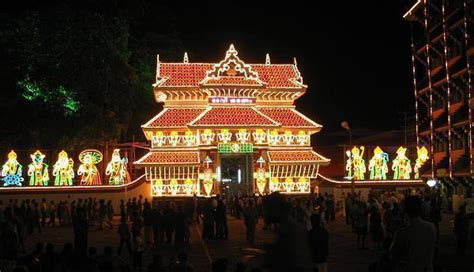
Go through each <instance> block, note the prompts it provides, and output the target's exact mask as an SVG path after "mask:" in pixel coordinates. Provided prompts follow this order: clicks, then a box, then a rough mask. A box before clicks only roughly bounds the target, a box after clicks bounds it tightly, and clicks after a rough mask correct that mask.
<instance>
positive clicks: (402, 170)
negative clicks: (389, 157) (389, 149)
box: [392, 146, 412, 179]
mask: <svg viewBox="0 0 474 272" xmlns="http://www.w3.org/2000/svg"><path fill="white" fill-rule="evenodd" d="M406 151H407V149H406V148H405V147H402V146H400V147H399V148H398V149H397V157H396V158H395V159H394V160H393V161H392V170H393V179H410V174H411V170H412V169H411V165H410V160H409V159H408V158H407V156H406Z"/></svg>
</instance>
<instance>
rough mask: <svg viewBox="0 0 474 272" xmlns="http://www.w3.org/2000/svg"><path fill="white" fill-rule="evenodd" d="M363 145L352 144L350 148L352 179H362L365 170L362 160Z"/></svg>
mask: <svg viewBox="0 0 474 272" xmlns="http://www.w3.org/2000/svg"><path fill="white" fill-rule="evenodd" d="M364 151H365V147H363V146H361V147H360V148H358V147H357V146H354V147H353V148H352V150H351V164H352V174H353V175H352V178H353V179H354V180H364V178H365V172H366V171H367V169H366V168H365V160H364Z"/></svg>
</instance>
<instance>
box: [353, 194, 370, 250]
mask: <svg viewBox="0 0 474 272" xmlns="http://www.w3.org/2000/svg"><path fill="white" fill-rule="evenodd" d="M353 218H354V227H355V231H356V234H357V249H367V247H365V238H366V235H367V231H368V227H369V222H368V221H369V220H368V212H367V204H365V202H362V201H358V202H357V203H356V205H355V207H354V212H353Z"/></svg>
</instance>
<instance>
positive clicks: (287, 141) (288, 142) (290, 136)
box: [282, 130, 293, 145]
mask: <svg viewBox="0 0 474 272" xmlns="http://www.w3.org/2000/svg"><path fill="white" fill-rule="evenodd" d="M282 139H283V142H284V143H285V144H286V145H291V143H292V142H293V132H291V130H287V131H285V133H284V134H283V135H282Z"/></svg>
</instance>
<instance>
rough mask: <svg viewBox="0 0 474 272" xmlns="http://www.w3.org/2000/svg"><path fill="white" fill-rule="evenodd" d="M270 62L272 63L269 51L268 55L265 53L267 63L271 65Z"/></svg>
mask: <svg viewBox="0 0 474 272" xmlns="http://www.w3.org/2000/svg"><path fill="white" fill-rule="evenodd" d="M270 64H272V63H271V62H270V54H268V53H267V55H265V65H270Z"/></svg>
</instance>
